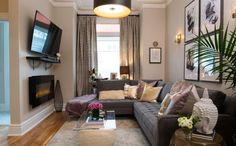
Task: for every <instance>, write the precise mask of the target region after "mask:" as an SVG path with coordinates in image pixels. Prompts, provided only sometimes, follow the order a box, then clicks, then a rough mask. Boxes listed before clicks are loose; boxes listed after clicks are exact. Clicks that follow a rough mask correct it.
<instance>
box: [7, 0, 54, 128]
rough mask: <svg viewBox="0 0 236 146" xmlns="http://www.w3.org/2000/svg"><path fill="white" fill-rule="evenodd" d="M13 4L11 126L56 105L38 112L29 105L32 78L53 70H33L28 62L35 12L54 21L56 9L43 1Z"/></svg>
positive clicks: (42, 107)
mask: <svg viewBox="0 0 236 146" xmlns="http://www.w3.org/2000/svg"><path fill="white" fill-rule="evenodd" d="M9 4H10V8H11V9H10V10H9V21H10V54H11V55H10V72H11V76H10V79H11V85H10V86H11V88H10V90H11V91H10V94H11V95H10V96H11V124H20V123H22V122H24V121H26V120H28V119H29V118H31V117H33V116H34V115H35V114H37V113H39V112H40V111H42V110H43V109H45V108H46V107H47V106H49V105H50V104H52V103H50V102H48V103H45V104H43V105H41V106H39V107H37V108H34V109H32V108H31V106H30V105H29V95H28V77H30V76H35V75H48V74H51V71H50V70H45V69H44V66H43V65H41V66H40V67H39V68H36V69H35V70H33V69H32V68H31V67H30V65H29V63H28V61H27V60H26V56H29V55H31V54H30V53H29V52H28V48H29V41H30V35H31V28H32V25H33V19H34V14H35V11H36V10H39V11H40V12H42V13H43V14H44V15H46V16H48V17H49V18H51V13H52V12H51V11H52V10H51V9H52V6H51V4H50V3H49V1H40V0H32V1H28V0H21V1H20V2H19V0H10V1H9Z"/></svg>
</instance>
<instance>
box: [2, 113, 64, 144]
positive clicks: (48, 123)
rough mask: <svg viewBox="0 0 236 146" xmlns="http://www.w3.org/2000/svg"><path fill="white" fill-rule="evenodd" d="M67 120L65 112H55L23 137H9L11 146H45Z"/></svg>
mask: <svg viewBox="0 0 236 146" xmlns="http://www.w3.org/2000/svg"><path fill="white" fill-rule="evenodd" d="M66 120H67V115H66V113H65V112H54V113H53V114H51V115H50V116H49V117H47V118H46V119H45V120H43V121H42V122H41V123H40V124H39V125H37V126H36V127H35V128H33V129H32V130H31V131H29V132H27V133H26V134H25V135H23V136H17V137H16V136H12V137H8V139H7V141H8V145H9V146H43V145H46V144H47V143H48V141H49V140H50V139H51V138H52V137H53V136H54V135H55V134H56V132H57V131H58V130H59V129H60V128H61V127H62V125H63V124H64V123H65V121H66Z"/></svg>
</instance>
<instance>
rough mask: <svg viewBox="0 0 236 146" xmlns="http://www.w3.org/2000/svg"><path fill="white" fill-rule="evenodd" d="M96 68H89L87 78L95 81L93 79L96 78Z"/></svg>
mask: <svg viewBox="0 0 236 146" xmlns="http://www.w3.org/2000/svg"><path fill="white" fill-rule="evenodd" d="M96 74H97V73H96V70H95V68H93V69H92V70H89V79H90V82H93V81H95V79H96V78H97V75H96Z"/></svg>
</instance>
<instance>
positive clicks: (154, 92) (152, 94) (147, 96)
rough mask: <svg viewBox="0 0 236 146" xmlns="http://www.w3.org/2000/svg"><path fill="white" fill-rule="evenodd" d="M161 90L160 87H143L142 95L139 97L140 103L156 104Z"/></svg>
mask: <svg viewBox="0 0 236 146" xmlns="http://www.w3.org/2000/svg"><path fill="white" fill-rule="evenodd" d="M161 89H162V87H151V86H148V85H145V87H144V90H143V95H142V96H141V98H140V101H147V102H156V99H157V97H158V96H159V94H160V92H161Z"/></svg>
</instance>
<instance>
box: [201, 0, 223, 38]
mask: <svg viewBox="0 0 236 146" xmlns="http://www.w3.org/2000/svg"><path fill="white" fill-rule="evenodd" d="M222 7H223V1H222V0H201V1H200V12H201V19H200V20H201V22H200V24H201V31H202V32H203V34H205V33H206V28H207V29H208V32H209V33H210V32H213V31H214V29H215V26H216V28H221V27H222V24H223V23H222V21H223V15H222Z"/></svg>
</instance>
